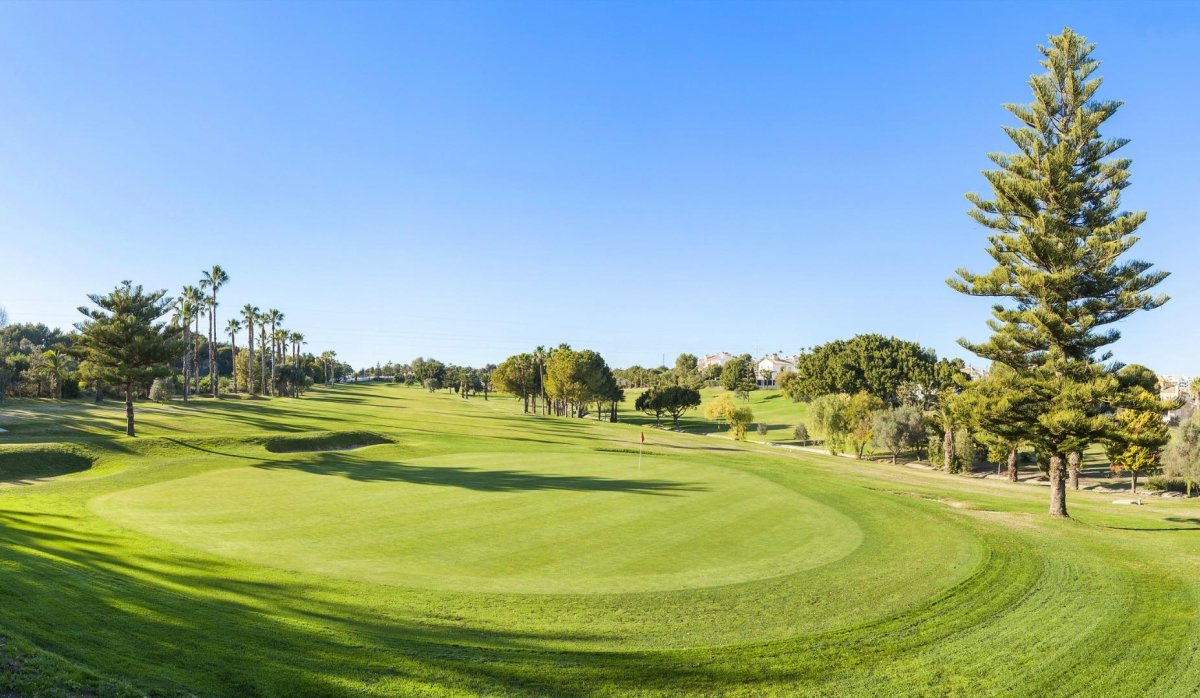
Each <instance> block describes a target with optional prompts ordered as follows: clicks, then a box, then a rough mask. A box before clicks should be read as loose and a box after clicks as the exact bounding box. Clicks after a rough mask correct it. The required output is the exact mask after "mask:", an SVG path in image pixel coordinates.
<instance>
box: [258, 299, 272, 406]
mask: <svg viewBox="0 0 1200 698" xmlns="http://www.w3.org/2000/svg"><path fill="white" fill-rule="evenodd" d="M267 316H268V314H267V313H259V315H258V317H257V318H256V319H257V321H258V357H259V371H258V373H259V375H261V376H262V379H261V382H262V394H263V395H270V394H271V387H270V385H268V384H267V320H268V318H267Z"/></svg>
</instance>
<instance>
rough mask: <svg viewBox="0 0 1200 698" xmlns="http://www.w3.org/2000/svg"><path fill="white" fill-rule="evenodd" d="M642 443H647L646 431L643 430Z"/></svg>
mask: <svg viewBox="0 0 1200 698" xmlns="http://www.w3.org/2000/svg"><path fill="white" fill-rule="evenodd" d="M642 443H646V432H644V431H643V432H642Z"/></svg>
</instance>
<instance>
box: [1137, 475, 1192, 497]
mask: <svg viewBox="0 0 1200 698" xmlns="http://www.w3.org/2000/svg"><path fill="white" fill-rule="evenodd" d="M1146 489H1148V490H1153V491H1155V492H1183V493H1185V494H1186V493H1187V482H1186V481H1184V479H1183V478H1181V477H1167V476H1165V475H1155V476H1153V477H1150V478H1148V479H1147V480H1146Z"/></svg>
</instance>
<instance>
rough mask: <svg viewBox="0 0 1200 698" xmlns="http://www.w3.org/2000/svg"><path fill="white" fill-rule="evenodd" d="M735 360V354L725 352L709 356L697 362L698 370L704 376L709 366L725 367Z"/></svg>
mask: <svg viewBox="0 0 1200 698" xmlns="http://www.w3.org/2000/svg"><path fill="white" fill-rule="evenodd" d="M733 358H734V357H733V354H730V353H729V352H727V351H723V352H721V353H720V354H708V355H706V356H705V357H704V358H702V359H700V360H699V361H697V362H696V370H698V371H700V373H701V375H703V374H704V372H705V371H707V370H708V368H709V366H724V365H725V364H726V363H728V362H729V361H730V360H731V359H733Z"/></svg>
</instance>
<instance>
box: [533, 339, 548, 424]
mask: <svg viewBox="0 0 1200 698" xmlns="http://www.w3.org/2000/svg"><path fill="white" fill-rule="evenodd" d="M533 360H534V361H536V362H537V367H538V392H539V393H541V394H542V396H541V398H542V414H543V415H544V414H546V399H545V398H546V395H545V390H546V389H545V387H544V386H545V385H546V347H538V348H537V349H535V350H534V351H533ZM537 403H538V396H537V395H536V394H535V395H534V398H533V413H534V414H535V415H536V414H537Z"/></svg>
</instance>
